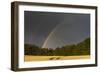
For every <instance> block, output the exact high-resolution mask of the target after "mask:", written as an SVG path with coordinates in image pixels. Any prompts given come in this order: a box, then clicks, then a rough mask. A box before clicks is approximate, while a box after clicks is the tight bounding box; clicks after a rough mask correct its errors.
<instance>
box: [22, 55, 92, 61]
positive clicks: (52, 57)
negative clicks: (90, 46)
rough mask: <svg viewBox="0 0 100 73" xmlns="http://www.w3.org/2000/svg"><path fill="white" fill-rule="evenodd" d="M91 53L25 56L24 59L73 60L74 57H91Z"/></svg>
mask: <svg viewBox="0 0 100 73" xmlns="http://www.w3.org/2000/svg"><path fill="white" fill-rule="evenodd" d="M89 58H90V55H81V56H29V55H25V56H24V61H25V62H28V61H47V60H73V59H89Z"/></svg>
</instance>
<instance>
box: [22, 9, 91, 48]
mask: <svg viewBox="0 0 100 73" xmlns="http://www.w3.org/2000/svg"><path fill="white" fill-rule="evenodd" d="M88 37H90V14H81V13H80V14H79V13H58V12H56V13H55V12H37V11H24V42H25V44H32V45H36V46H39V47H42V48H57V47H62V46H65V45H70V44H77V43H79V42H81V41H83V40H84V39H86V38H88Z"/></svg>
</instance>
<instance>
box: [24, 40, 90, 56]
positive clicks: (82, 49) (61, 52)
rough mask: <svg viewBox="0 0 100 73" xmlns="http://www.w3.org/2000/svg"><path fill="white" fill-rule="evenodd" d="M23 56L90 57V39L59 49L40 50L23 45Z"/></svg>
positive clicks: (34, 46)
mask: <svg viewBox="0 0 100 73" xmlns="http://www.w3.org/2000/svg"><path fill="white" fill-rule="evenodd" d="M24 47H25V49H24V52H25V55H35V56H37V55H40V56H74V55H90V38H86V39H85V40H84V41H82V42H80V43H78V44H72V45H65V46H63V47H61V48H59V47H58V48H55V49H52V48H49V49H48V48H40V47H38V46H36V45H30V44H25V45H24Z"/></svg>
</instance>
